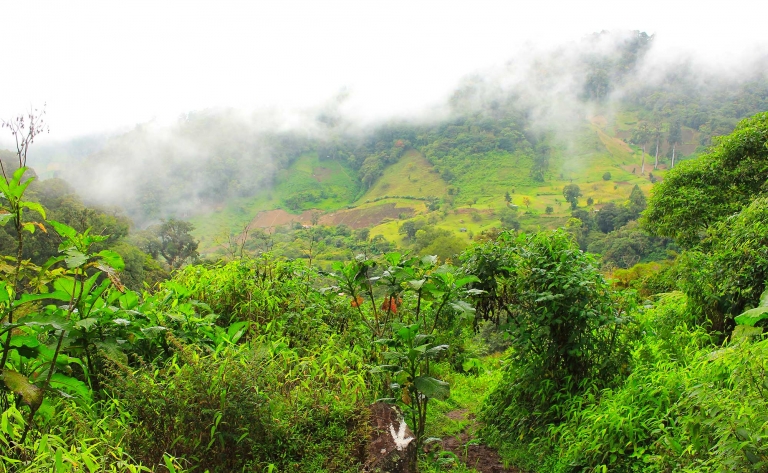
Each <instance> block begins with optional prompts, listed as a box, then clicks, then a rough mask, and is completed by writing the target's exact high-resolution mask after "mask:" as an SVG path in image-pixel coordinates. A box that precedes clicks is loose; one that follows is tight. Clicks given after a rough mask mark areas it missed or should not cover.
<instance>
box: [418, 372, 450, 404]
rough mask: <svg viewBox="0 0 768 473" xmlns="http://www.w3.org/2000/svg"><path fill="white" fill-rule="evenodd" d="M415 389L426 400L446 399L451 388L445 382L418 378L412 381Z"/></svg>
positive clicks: (422, 377)
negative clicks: (426, 398)
mask: <svg viewBox="0 0 768 473" xmlns="http://www.w3.org/2000/svg"><path fill="white" fill-rule="evenodd" d="M413 384H414V385H415V386H416V389H418V390H419V392H420V393H421V394H423V395H425V396H426V397H428V398H434V399H448V396H450V395H451V386H450V385H449V384H448V383H446V382H445V381H440V380H439V379H435V378H432V377H431V376H419V377H417V378H416V379H414V380H413Z"/></svg>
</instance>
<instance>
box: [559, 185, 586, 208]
mask: <svg viewBox="0 0 768 473" xmlns="http://www.w3.org/2000/svg"><path fill="white" fill-rule="evenodd" d="M581 196H582V193H581V188H579V186H578V185H576V184H568V185H567V186H565V187H563V197H565V201H566V202H568V203H570V204H571V208H572V209H575V208H576V207H577V206H578V205H579V197H581Z"/></svg>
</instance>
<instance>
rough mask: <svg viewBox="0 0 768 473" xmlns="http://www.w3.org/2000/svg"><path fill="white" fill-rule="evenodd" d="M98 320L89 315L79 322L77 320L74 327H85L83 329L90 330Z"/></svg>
mask: <svg viewBox="0 0 768 473" xmlns="http://www.w3.org/2000/svg"><path fill="white" fill-rule="evenodd" d="M98 321H99V320H98V319H96V318H94V317H88V318H85V319H82V320H78V321H77V322H75V325H74V328H76V329H83V330H86V331H88V330H90V329H91V327H93V326H94V325H96V323H97V322H98Z"/></svg>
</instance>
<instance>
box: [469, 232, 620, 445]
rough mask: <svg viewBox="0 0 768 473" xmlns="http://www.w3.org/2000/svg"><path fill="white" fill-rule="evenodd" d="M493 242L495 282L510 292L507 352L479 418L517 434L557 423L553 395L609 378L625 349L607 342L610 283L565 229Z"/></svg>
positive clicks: (613, 317) (612, 314) (611, 316)
mask: <svg viewBox="0 0 768 473" xmlns="http://www.w3.org/2000/svg"><path fill="white" fill-rule="evenodd" d="M500 241H501V244H503V245H504V248H502V250H501V255H500V258H499V259H501V261H502V263H501V264H500V265H499V266H503V267H504V273H503V274H502V275H500V276H501V277H499V276H497V277H498V278H499V279H501V280H500V281H499V284H498V287H499V288H503V290H504V291H507V292H508V293H509V294H514V295H515V296H514V298H515V299H514V303H512V304H509V305H508V306H507V308H506V311H507V314H508V319H507V320H508V321H509V323H508V329H507V330H508V332H509V334H510V335H511V337H510V340H511V343H512V346H513V347H514V350H512V351H510V355H509V357H508V360H509V363H508V364H507V365H506V366H505V368H504V376H503V378H502V380H501V381H500V382H499V383H498V385H497V387H496V388H495V389H494V390H492V391H491V393H490V395H489V397H488V400H487V402H486V407H485V411H484V412H483V420H484V421H485V422H486V423H487V424H488V425H491V426H495V427H496V428H498V429H499V430H500V431H501V432H503V433H505V434H507V435H509V438H522V436H524V435H531V432H532V431H533V430H535V429H536V428H538V427H541V426H546V425H548V424H550V423H556V422H558V421H560V417H559V416H560V415H562V414H561V412H562V411H561V410H557V409H550V406H552V405H553V404H554V403H556V402H558V401H557V399H560V396H562V395H564V394H565V393H573V392H576V391H579V390H582V389H584V387H585V386H592V385H596V386H605V385H606V384H607V383H608V382H610V380H611V379H612V376H613V375H614V374H615V373H616V372H617V370H618V368H619V366H621V363H622V362H623V359H624V355H625V353H622V352H623V350H617V349H616V348H617V347H616V346H615V345H614V340H615V336H616V334H617V332H618V331H619V329H620V327H619V326H618V325H617V324H618V323H619V320H618V319H617V316H618V312H617V311H616V307H614V304H613V302H612V300H611V294H610V288H609V285H608V283H607V282H606V281H605V279H604V278H603V276H602V275H601V274H600V272H599V270H598V268H597V264H596V262H595V260H594V259H593V258H592V256H591V255H589V254H587V253H584V252H582V251H580V250H579V247H578V246H577V245H576V243H575V242H574V241H573V239H572V238H571V236H570V235H569V234H568V233H567V232H566V231H565V230H563V229H559V230H556V231H554V232H541V233H538V234H534V235H525V234H523V235H520V236H519V237H517V238H515V239H511V238H510V236H509V235H502V238H500ZM587 380H588V382H586V381H587ZM533 412H536V413H537V415H531V413H533Z"/></svg>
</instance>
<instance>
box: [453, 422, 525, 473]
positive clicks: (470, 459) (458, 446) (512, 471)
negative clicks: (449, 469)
mask: <svg viewBox="0 0 768 473" xmlns="http://www.w3.org/2000/svg"><path fill="white" fill-rule="evenodd" d="M446 415H447V416H448V417H449V418H450V419H453V420H462V419H467V420H470V421H471V422H470V423H469V425H467V427H466V428H464V430H463V431H462V432H461V433H460V434H459V435H456V436H453V437H447V438H445V439H443V449H444V450H447V451H450V452H452V453H454V454H455V455H456V456H457V457H459V460H460V461H461V462H462V463H464V464H465V465H467V466H468V467H469V468H474V469H475V470H477V471H479V472H480V473H524V472H523V470H519V469H517V468H506V467H505V466H504V463H503V462H502V461H501V457H500V456H499V454H498V453H497V452H496V450H494V449H492V448H490V447H488V446H486V445H483V444H481V443H479V441H478V439H477V437H476V435H475V434H476V432H477V430H478V429H479V428H480V425H479V424H478V423H477V422H475V420H474V417H475V416H474V414H472V413H470V412H469V411H467V410H465V409H460V410H456V411H451V412H449V413H448V414H446Z"/></svg>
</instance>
